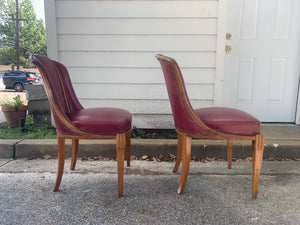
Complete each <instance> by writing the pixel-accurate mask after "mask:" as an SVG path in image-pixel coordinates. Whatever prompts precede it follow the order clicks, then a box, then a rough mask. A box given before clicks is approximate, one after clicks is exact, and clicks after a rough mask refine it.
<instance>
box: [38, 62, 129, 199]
mask: <svg viewBox="0 0 300 225" xmlns="http://www.w3.org/2000/svg"><path fill="white" fill-rule="evenodd" d="M33 63H34V64H35V65H36V66H37V67H38V69H39V71H40V73H41V75H42V77H43V82H44V88H45V90H46V94H47V96H48V100H49V102H50V104H51V105H52V107H53V109H54V111H55V113H56V115H57V116H58V118H59V120H60V121H61V122H62V123H63V125H64V126H65V127H67V128H68V129H70V130H71V131H72V132H73V133H74V135H65V134H60V133H57V144H58V169H57V176H56V182H55V185H54V187H53V191H54V192H56V191H58V189H59V186H60V183H61V179H62V176H63V171H64V162H65V139H72V158H71V166H70V169H71V170H74V169H75V166H76V161H77V155H78V147H79V139H116V148H117V168H118V195H119V197H122V196H123V174H124V158H125V157H124V155H125V149H126V160H127V166H130V148H131V132H132V129H130V130H127V131H125V132H124V133H117V134H116V135H97V134H92V133H88V132H86V131H84V130H81V129H80V128H78V127H76V126H74V125H73V124H72V123H71V121H70V120H69V119H68V118H67V117H66V116H65V115H64V113H63V112H62V111H61V110H60V108H59V107H58V104H57V103H56V100H55V98H54V94H53V92H52V89H51V86H50V83H49V80H48V78H47V73H46V72H45V71H44V69H43V68H42V67H41V66H40V65H39V64H38V63H37V62H33Z"/></svg>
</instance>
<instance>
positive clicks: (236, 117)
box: [156, 54, 264, 198]
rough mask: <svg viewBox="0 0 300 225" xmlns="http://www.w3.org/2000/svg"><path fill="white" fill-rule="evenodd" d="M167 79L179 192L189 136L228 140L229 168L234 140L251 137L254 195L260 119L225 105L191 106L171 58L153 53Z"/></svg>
mask: <svg viewBox="0 0 300 225" xmlns="http://www.w3.org/2000/svg"><path fill="white" fill-rule="evenodd" d="M156 58H157V59H158V61H159V62H160V64H161V68H162V70H163V74H164V77H165V81H166V86H167V90H168V95H169V100H170V103H171V108H172V112H173V118H174V123H175V129H176V132H177V134H178V147H177V158H176V164H175V167H174V170H173V172H174V173H176V172H177V170H178V167H179V165H180V161H181V158H182V171H181V177H180V182H179V187H178V191H177V192H178V193H179V194H181V193H183V191H184V188H185V185H186V182H187V177H188V172H189V164H190V158H191V140H192V138H198V139H212V140H227V160H228V168H229V169H230V168H231V161H232V149H233V141H234V140H250V141H252V154H253V161H252V167H253V172H252V198H256V197H257V190H258V182H259V175H260V170H261V164H262V157H263V149H264V136H263V135H262V134H260V131H261V123H260V121H259V120H257V119H256V118H254V117H253V116H251V115H250V114H248V113H246V112H243V111H240V110H237V109H233V108H226V107H209V108H201V109H193V107H192V106H191V104H190V101H189V98H188V96H187V93H186V89H185V84H184V81H183V78H182V75H181V71H180V68H179V66H178V65H177V63H176V61H175V60H174V59H172V58H169V57H166V56H163V55H160V54H158V55H156Z"/></svg>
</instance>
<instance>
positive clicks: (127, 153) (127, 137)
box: [125, 130, 132, 166]
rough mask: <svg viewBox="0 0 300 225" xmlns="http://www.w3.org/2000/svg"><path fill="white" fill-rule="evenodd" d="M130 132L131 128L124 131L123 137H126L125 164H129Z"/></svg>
mask: <svg viewBox="0 0 300 225" xmlns="http://www.w3.org/2000/svg"><path fill="white" fill-rule="evenodd" d="M131 132H132V130H130V131H128V132H127V133H126V135H125V138H126V161H127V166H130V151H131Z"/></svg>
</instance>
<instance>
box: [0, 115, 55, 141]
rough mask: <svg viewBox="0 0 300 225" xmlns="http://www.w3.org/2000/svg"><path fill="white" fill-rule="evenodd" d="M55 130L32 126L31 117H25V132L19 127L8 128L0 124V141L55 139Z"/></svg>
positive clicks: (42, 126)
mask: <svg viewBox="0 0 300 225" xmlns="http://www.w3.org/2000/svg"><path fill="white" fill-rule="evenodd" d="M55 138H56V129H55V128H54V127H50V126H44V125H40V126H33V121H32V117H31V116H27V117H26V124H25V132H21V129H20V128H19V127H15V128H8V127H7V124H6V123H1V124H0V139H55Z"/></svg>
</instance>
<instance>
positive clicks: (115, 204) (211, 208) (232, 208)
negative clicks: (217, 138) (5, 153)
mask: <svg viewBox="0 0 300 225" xmlns="http://www.w3.org/2000/svg"><path fill="white" fill-rule="evenodd" d="M0 163H1V166H0V184H1V185H0V199H1V201H0V224H2V225H8V224H9V225H11V224H22V225H24V224H31V225H35V224H173V225H174V224H218V225H219V224H280V225H282V224H300V191H299V190H300V162H299V161H292V160H290V161H281V162H269V161H264V162H263V168H262V175H261V179H260V185H259V192H258V198H257V199H252V198H251V162H234V163H233V168H232V169H231V170H228V169H226V162H211V163H200V162H192V163H191V167H190V173H189V178H188V182H187V186H186V189H185V192H184V194H182V195H178V194H177V193H176V191H177V185H178V182H179V179H180V171H179V173H177V174H174V173H172V168H173V165H174V163H170V162H147V161H132V165H131V167H129V168H125V174H124V196H123V197H122V198H118V197H117V169H116V161H92V162H88V161H78V164H77V168H76V170H75V171H70V170H69V168H68V166H69V165H70V160H67V161H66V169H65V173H64V176H63V179H62V183H61V186H60V190H59V191H58V192H56V193H54V192H52V186H53V184H54V181H55V177H56V174H55V172H56V168H57V165H56V164H57V160H54V159H51V160H12V161H10V160H4V159H1V160H0Z"/></svg>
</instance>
